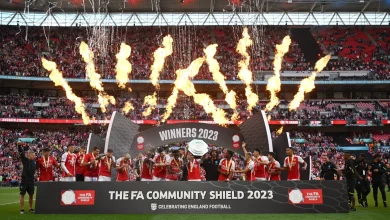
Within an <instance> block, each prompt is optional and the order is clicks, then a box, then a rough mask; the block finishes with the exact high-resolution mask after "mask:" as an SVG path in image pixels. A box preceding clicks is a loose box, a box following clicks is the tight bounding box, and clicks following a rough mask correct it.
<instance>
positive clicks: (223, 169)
mask: <svg viewBox="0 0 390 220" xmlns="http://www.w3.org/2000/svg"><path fill="white" fill-rule="evenodd" d="M235 169H236V163H235V162H234V161H233V151H230V150H228V151H226V152H225V158H223V159H222V160H221V161H220V162H219V166H218V172H219V177H218V181H231V180H232V176H233V171H234V170H235Z"/></svg>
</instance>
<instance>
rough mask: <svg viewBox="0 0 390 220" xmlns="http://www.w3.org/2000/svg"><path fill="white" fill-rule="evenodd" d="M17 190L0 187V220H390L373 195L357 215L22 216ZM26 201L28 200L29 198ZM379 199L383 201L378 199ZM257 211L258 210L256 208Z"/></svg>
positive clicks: (388, 214)
mask: <svg viewBox="0 0 390 220" xmlns="http://www.w3.org/2000/svg"><path fill="white" fill-rule="evenodd" d="M18 189H19V188H0V220H8V219H18V220H23V219H29V220H35V219H37V220H62V219H72V220H77V219H80V220H89V219H91V220H103V219H110V220H116V219H141V220H147V219H151V220H163V219H169V220H187V219H188V220H190V219H191V220H193V219H195V220H196V219H201V220H209V219H210V220H218V219H223V220H230V219H234V220H239V219H243V220H250V219H256V220H259V219H266V220H272V219H278V220H280V219H288V220H314V219H315V220H321V219H329V220H339V219H340V220H341V219H342V220H345V219H356V220H359V219H365V220H376V219H378V220H385V219H389V218H390V208H387V209H385V208H383V204H382V202H381V200H380V201H379V207H378V208H375V207H373V204H374V202H373V198H372V193H371V194H370V195H369V196H368V202H369V206H370V207H368V208H361V207H358V208H357V209H358V210H357V211H356V212H351V213H347V214H315V215H313V214H288V215H287V214H258V215H232V214H229V215H216V214H215V215H190V214H180V215H38V214H29V213H26V214H24V215H20V214H19V211H20V208H19V203H18V198H19V195H18V192H19V191H18ZM389 197H390V193H389V192H387V198H389ZM26 198H27V197H26ZM379 198H381V197H380V196H379ZM254 208H255V207H254ZM25 209H26V210H28V202H27V201H26V202H25Z"/></svg>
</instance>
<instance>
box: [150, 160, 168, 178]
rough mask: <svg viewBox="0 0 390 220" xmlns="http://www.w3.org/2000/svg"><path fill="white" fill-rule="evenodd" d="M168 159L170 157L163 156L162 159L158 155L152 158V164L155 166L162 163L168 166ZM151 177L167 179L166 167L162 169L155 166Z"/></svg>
mask: <svg viewBox="0 0 390 220" xmlns="http://www.w3.org/2000/svg"><path fill="white" fill-rule="evenodd" d="M169 158H170V157H169V156H168V155H165V156H163V157H162V156H161V155H160V154H158V155H156V156H155V157H154V158H153V162H154V163H156V164H161V163H164V164H166V165H168V164H169V163H168V161H169ZM153 176H155V177H158V178H161V179H165V178H167V167H166V166H164V167H162V166H155V167H154V171H153Z"/></svg>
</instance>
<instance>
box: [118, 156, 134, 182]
mask: <svg viewBox="0 0 390 220" xmlns="http://www.w3.org/2000/svg"><path fill="white" fill-rule="evenodd" d="M130 158H131V157H130V154H125V156H124V157H121V158H119V159H118V160H117V161H116V168H115V170H116V171H117V175H116V181H117V182H127V181H129V179H130V176H129V170H130V166H131V160H130Z"/></svg>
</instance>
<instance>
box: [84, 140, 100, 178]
mask: <svg viewBox="0 0 390 220" xmlns="http://www.w3.org/2000/svg"><path fill="white" fill-rule="evenodd" d="M99 153H100V149H99V147H94V148H93V151H92V153H89V154H86V155H85V158H84V163H83V165H84V166H86V168H85V173H84V181H85V182H97V181H98V177H99V159H100V158H99Z"/></svg>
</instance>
